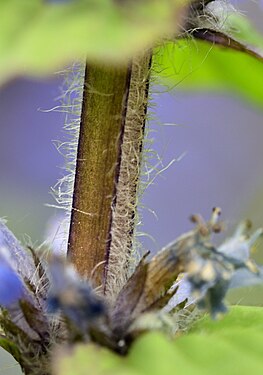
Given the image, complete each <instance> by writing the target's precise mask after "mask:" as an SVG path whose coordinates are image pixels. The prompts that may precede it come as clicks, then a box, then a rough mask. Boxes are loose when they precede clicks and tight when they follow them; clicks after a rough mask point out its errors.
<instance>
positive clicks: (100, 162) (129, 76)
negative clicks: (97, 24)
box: [68, 54, 151, 291]
mask: <svg viewBox="0 0 263 375" xmlns="http://www.w3.org/2000/svg"><path fill="white" fill-rule="evenodd" d="M150 60H151V58H150V55H148V54H147V55H144V56H143V57H142V58H140V59H137V60H134V61H133V62H132V63H130V64H128V65H127V66H126V67H110V66H106V65H104V66H103V65H91V64H88V65H87V67H86V73H85V83H84V94H83V105H82V114H81V123H80V135H79V144H78V154H77V164H76V175H75V185H74V193H73V206H72V213H71V224H70V233H69V247H68V254H69V256H70V258H71V260H72V261H73V263H74V264H75V267H76V268H77V270H78V271H79V273H80V274H82V275H83V276H85V277H92V280H93V283H94V286H96V287H98V286H102V287H103V290H104V291H106V289H107V285H108V282H107V278H108V276H109V277H111V278H113V279H116V278H118V277H119V271H120V264H117V263H119V260H120V259H121V265H122V268H123V265H124V266H126V265H127V259H128V257H129V254H130V252H131V246H132V236H133V231H134V217H135V209H136V196H137V184H138V176H139V167H140V160H141V152H142V142H143V132H144V124H145V114H146V102H147V96H148V78H149V69H150ZM127 150H129V151H127ZM133 169H136V173H134V172H131V173H130V171H132V170H133ZM123 197H125V199H123ZM116 248H117V249H116ZM116 251H117V252H118V254H119V257H118V255H117V254H116ZM114 252H115V255H114ZM113 269H114V270H113ZM114 275H115V276H114Z"/></svg>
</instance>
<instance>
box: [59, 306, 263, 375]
mask: <svg viewBox="0 0 263 375" xmlns="http://www.w3.org/2000/svg"><path fill="white" fill-rule="evenodd" d="M262 322H263V309H262V308H259V307H257V308H254V307H253V308H252V307H235V308H232V310H231V311H230V313H229V315H228V316H226V317H225V318H224V319H223V320H222V321H219V322H218V321H217V322H214V321H210V320H209V318H203V319H201V320H200V321H199V322H198V323H197V324H196V325H195V326H194V328H193V329H192V331H191V332H190V333H188V334H186V335H184V336H182V337H179V338H178V339H175V340H171V339H167V338H166V337H165V336H164V335H163V334H160V333H156V332H151V333H148V334H145V335H143V336H141V337H140V338H139V339H138V340H137V341H136V342H135V343H134V345H133V346H132V348H131V350H130V353H129V354H128V356H126V357H120V356H119V357H118V356H117V355H116V354H114V353H111V352H110V351H108V350H106V349H104V348H99V347H97V346H95V345H91V344H88V345H81V346H78V347H76V348H75V349H74V351H73V353H71V354H70V353H66V352H65V353H63V350H61V351H60V353H59V355H57V356H56V361H54V370H55V371H54V374H55V375H60V374H63V375H82V374H86V373H92V374H94V375H102V374H105V375H106V374H123V375H126V374H127V375H148V374H151V375H160V374H162V375H171V374H173V375H180V374H184V375H199V374H200V375H201V374H202V375H211V374H215V375H221V374H222V373H223V374H225V375H246V374H248V373H250V372H252V373H254V374H261V373H262V371H263V363H262V355H263V345H262V327H263V323H262Z"/></svg>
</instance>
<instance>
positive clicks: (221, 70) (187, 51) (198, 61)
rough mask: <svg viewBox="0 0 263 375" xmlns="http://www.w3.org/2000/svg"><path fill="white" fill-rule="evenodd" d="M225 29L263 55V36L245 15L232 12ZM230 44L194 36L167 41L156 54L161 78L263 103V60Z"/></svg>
mask: <svg viewBox="0 0 263 375" xmlns="http://www.w3.org/2000/svg"><path fill="white" fill-rule="evenodd" d="M209 30H211V29H209ZM223 32H224V33H226V35H229V36H230V37H233V38H235V40H237V41H238V42H241V43H242V44H243V45H244V49H245V48H246V45H249V46H250V47H251V50H252V51H254V52H256V53H258V54H259V56H261V55H262V51H263V37H262V36H261V35H260V34H259V33H258V32H257V31H256V30H255V29H254V28H253V27H252V26H251V24H250V23H249V21H248V20H247V19H246V18H245V17H241V16H240V15H239V14H237V13H231V14H229V16H228V17H227V18H226V20H225V23H224V28H223ZM224 42H226V41H224ZM226 47H227V46H224V47H222V46H220V45H213V43H208V42H207V41H201V40H197V39H194V38H191V37H186V38H185V39H181V40H179V41H177V42H176V43H167V44H166V45H165V46H164V47H160V48H159V50H158V53H157V55H156V64H157V66H160V77H161V78H163V79H164V81H165V82H166V84H168V86H169V87H172V88H173V87H176V86H178V88H179V89H191V90H200V89H201V90H214V91H216V92H222V91H225V90H230V91H232V92H233V93H235V94H237V95H241V96H243V97H244V98H246V99H248V100H250V101H252V102H254V103H255V104H257V105H260V106H262V105H263V63H262V60H260V58H259V59H257V58H255V57H252V56H251V55H250V54H249V53H250V52H251V51H248V53H246V52H241V51H238V50H234V49H232V48H226ZM229 47H230V40H229Z"/></svg>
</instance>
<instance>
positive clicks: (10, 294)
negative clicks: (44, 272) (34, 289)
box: [0, 260, 24, 308]
mask: <svg viewBox="0 0 263 375" xmlns="http://www.w3.org/2000/svg"><path fill="white" fill-rule="evenodd" d="M0 280H1V282H0V306H2V307H4V308H9V307H11V306H12V305H14V304H15V303H17V302H18V301H19V300H20V299H21V298H22V296H23V290H24V288H23V284H22V280H21V279H20V278H19V277H18V275H17V274H16V273H15V271H14V270H13V269H12V268H11V267H10V266H9V265H8V264H5V263H4V262H2V261H1V260H0Z"/></svg>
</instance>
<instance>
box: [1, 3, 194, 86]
mask: <svg viewBox="0 0 263 375" xmlns="http://www.w3.org/2000/svg"><path fill="white" fill-rule="evenodd" d="M186 3H187V0H150V1H149V0H144V1H114V0H75V1H70V2H65V3H61V2H60V3H55V2H53V3H50V2H44V1H42V0H34V1H32V0H2V1H1V2H0V82H1V81H4V80H6V79H7V78H9V77H11V76H12V75H14V74H21V73H26V74H27V73H30V74H38V75H39V74H43V73H48V72H52V71H54V70H56V69H58V68H61V67H63V66H65V64H67V63H70V62H72V61H75V60H78V59H82V58H84V59H85V58H88V59H89V60H96V61H100V62H107V63H109V62H114V63H115V64H116V63H119V62H123V61H125V60H127V59H128V58H130V57H131V56H133V55H136V54H137V53H138V52H140V51H142V50H143V49H145V48H148V47H151V46H152V45H153V43H154V42H155V41H156V39H158V38H160V37H163V36H164V35H167V34H168V35H171V34H172V33H174V32H176V31H177V28H178V22H177V18H178V17H180V14H181V12H180V11H181V10H182V8H183V6H184V4H186Z"/></svg>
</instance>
